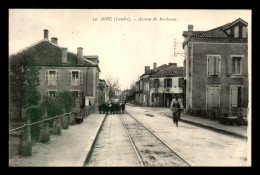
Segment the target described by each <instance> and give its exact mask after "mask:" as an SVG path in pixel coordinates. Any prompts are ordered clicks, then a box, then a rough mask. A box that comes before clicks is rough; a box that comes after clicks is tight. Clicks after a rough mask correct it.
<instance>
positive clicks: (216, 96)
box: [213, 87, 220, 107]
mask: <svg viewBox="0 0 260 175" xmlns="http://www.w3.org/2000/svg"><path fill="white" fill-rule="evenodd" d="M219 90H220V88H219V87H213V93H214V96H213V103H214V107H219V95H220V93H219Z"/></svg>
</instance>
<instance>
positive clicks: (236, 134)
mask: <svg viewBox="0 0 260 175" xmlns="http://www.w3.org/2000/svg"><path fill="white" fill-rule="evenodd" d="M165 115H166V116H167V117H170V118H172V116H170V115H168V114H165ZM179 120H180V121H182V122H184V123H188V124H192V125H194V126H199V127H202V128H205V129H209V130H213V131H216V132H219V133H224V134H229V135H232V136H235V137H239V138H242V139H247V136H244V135H241V134H238V133H235V132H232V131H227V130H224V129H220V128H216V127H213V126H209V125H204V124H201V123H196V122H192V121H189V120H183V119H179Z"/></svg>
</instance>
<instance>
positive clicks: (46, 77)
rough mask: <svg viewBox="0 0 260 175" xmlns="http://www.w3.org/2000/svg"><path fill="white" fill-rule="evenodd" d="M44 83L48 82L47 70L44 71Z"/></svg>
mask: <svg viewBox="0 0 260 175" xmlns="http://www.w3.org/2000/svg"><path fill="white" fill-rule="evenodd" d="M45 83H46V84H48V71H46V72H45Z"/></svg>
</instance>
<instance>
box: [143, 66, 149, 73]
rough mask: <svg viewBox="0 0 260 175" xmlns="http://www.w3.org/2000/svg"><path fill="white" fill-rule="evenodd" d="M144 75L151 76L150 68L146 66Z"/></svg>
mask: <svg viewBox="0 0 260 175" xmlns="http://www.w3.org/2000/svg"><path fill="white" fill-rule="evenodd" d="M144 73H145V74H149V73H150V66H145V67H144Z"/></svg>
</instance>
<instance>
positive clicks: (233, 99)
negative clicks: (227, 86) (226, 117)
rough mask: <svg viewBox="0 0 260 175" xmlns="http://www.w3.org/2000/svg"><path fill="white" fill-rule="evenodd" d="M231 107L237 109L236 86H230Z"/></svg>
mask: <svg viewBox="0 0 260 175" xmlns="http://www.w3.org/2000/svg"><path fill="white" fill-rule="evenodd" d="M230 95H231V97H230V99H231V104H230V105H231V107H237V87H236V86H231V93H230Z"/></svg>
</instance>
